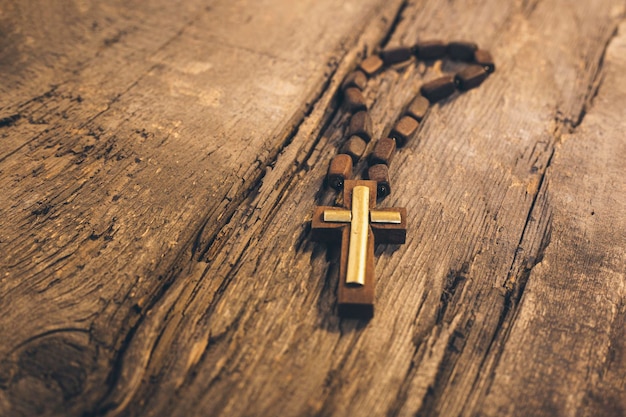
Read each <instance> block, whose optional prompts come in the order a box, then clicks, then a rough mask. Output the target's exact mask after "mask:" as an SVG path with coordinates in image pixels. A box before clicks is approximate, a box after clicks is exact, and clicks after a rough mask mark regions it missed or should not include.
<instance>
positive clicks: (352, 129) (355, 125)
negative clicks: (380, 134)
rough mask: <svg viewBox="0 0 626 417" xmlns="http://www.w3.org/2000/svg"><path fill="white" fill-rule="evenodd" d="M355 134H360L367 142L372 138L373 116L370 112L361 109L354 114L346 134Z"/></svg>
mask: <svg viewBox="0 0 626 417" xmlns="http://www.w3.org/2000/svg"><path fill="white" fill-rule="evenodd" d="M353 135H356V136H360V137H361V138H362V139H363V140H364V141H366V142H369V141H370V140H371V139H372V118H371V117H370V114H369V112H367V111H360V112H357V113H354V114H353V115H352V117H351V118H350V126H349V127H348V134H347V135H346V136H353Z"/></svg>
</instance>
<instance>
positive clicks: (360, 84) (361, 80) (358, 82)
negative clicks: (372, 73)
mask: <svg viewBox="0 0 626 417" xmlns="http://www.w3.org/2000/svg"><path fill="white" fill-rule="evenodd" d="M366 86H367V75H365V73H364V72H363V71H360V70H355V71H353V72H351V73H350V74H349V75H348V76H347V77H346V79H345V80H344V82H343V84H342V86H341V88H342V89H343V90H345V89H346V88H350V87H354V88H358V89H359V90H363V89H364V88H365V87H366Z"/></svg>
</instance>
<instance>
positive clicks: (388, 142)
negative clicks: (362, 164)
mask: <svg viewBox="0 0 626 417" xmlns="http://www.w3.org/2000/svg"><path fill="white" fill-rule="evenodd" d="M395 153H396V140H395V139H393V138H381V139H379V140H378V142H376V146H374V151H372V154H371V155H370V161H369V163H370V165H377V164H385V165H387V166H389V164H391V160H392V159H393V155H394V154H395Z"/></svg>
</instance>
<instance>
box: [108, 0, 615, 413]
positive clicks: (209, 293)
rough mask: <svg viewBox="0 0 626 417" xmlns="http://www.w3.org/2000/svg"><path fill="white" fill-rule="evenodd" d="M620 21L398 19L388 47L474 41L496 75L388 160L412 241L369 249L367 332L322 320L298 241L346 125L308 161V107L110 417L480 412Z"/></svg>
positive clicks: (326, 304) (311, 253) (580, 8)
mask: <svg viewBox="0 0 626 417" xmlns="http://www.w3.org/2000/svg"><path fill="white" fill-rule="evenodd" d="M619 19H623V5H622V4H621V3H620V4H618V2H610V1H607V2H601V3H595V4H594V5H593V7H591V6H589V5H585V4H574V5H573V4H571V3H569V2H568V3H566V2H561V1H544V2H534V3H521V4H517V3H506V4H503V3H502V2H495V1H494V2H483V3H481V4H475V3H471V4H469V3H467V4H466V3H463V4H462V5H460V4H458V3H455V4H453V5H451V4H442V3H436V4H433V3H418V4H411V3H409V4H408V6H407V7H406V8H405V10H404V13H403V19H402V20H401V22H400V24H399V25H398V26H397V28H396V32H395V33H394V34H393V37H392V38H391V43H392V44H394V43H399V44H400V43H410V42H413V41H414V40H415V39H416V38H417V37H418V36H419V35H421V34H423V33H427V34H428V36H429V37H437V36H441V37H444V38H469V39H472V40H476V41H477V42H478V43H480V44H481V45H484V46H486V47H488V48H490V49H492V50H493V52H494V55H495V56H496V59H497V65H498V68H499V70H498V73H497V74H496V76H494V77H493V78H491V79H490V80H489V81H488V82H487V83H486V84H485V85H484V86H482V87H481V88H480V89H478V90H476V91H472V92H470V93H468V94H467V95H465V96H462V97H459V98H456V99H453V100H449V101H447V102H445V103H444V104H443V105H442V106H440V107H437V108H435V109H434V110H433V111H432V112H431V113H430V115H429V116H428V118H427V121H426V122H425V123H424V125H423V127H422V130H421V132H420V137H421V141H420V142H415V143H413V144H412V145H410V146H409V148H408V149H405V150H404V151H403V152H402V153H400V154H399V155H398V158H397V159H396V160H395V161H394V163H395V168H394V170H395V171H394V173H393V181H394V184H395V185H396V191H395V192H394V195H393V196H392V197H391V198H390V199H389V201H387V203H386V204H389V205H390V206H391V205H393V206H397V205H400V206H407V207H408V209H409V215H410V217H411V221H410V224H411V225H412V231H411V233H410V236H409V239H408V242H407V245H406V246H403V247H398V248H397V247H393V248H379V249H378V251H377V254H378V256H379V257H378V260H377V275H378V276H380V277H382V278H381V281H380V282H379V284H378V300H377V305H378V312H377V315H376V317H375V318H374V319H373V320H372V322H370V323H369V324H367V325H365V324H364V323H359V322H354V321H349V320H346V321H339V320H338V319H337V318H336V317H335V315H334V313H333V305H334V302H335V300H334V294H335V286H336V275H337V266H336V265H335V264H333V263H329V262H328V259H327V257H326V256H325V253H326V251H325V250H324V248H320V247H319V246H316V245H312V244H311V243H310V242H309V241H308V238H307V236H308V230H307V227H306V224H305V219H306V218H307V216H308V215H309V213H310V212H311V210H312V207H313V206H314V205H315V204H316V203H328V202H329V201H332V198H333V196H332V194H330V193H326V192H318V189H319V187H320V185H321V182H322V177H323V175H324V172H325V169H326V164H327V163H328V161H329V160H330V158H331V157H332V155H334V154H335V153H336V149H337V147H338V142H339V140H340V138H341V137H342V132H343V128H344V126H345V123H346V118H345V117H344V116H341V115H338V116H337V117H336V118H335V119H334V120H333V122H332V123H331V125H330V126H329V127H328V128H327V129H325V130H324V131H322V132H321V133H320V134H319V142H318V143H317V144H316V147H315V150H314V152H313V153H312V154H311V155H308V157H307V158H305V157H306V156H307V155H303V154H302V153H301V149H302V148H306V146H305V145H304V144H305V143H310V141H311V140H312V139H311V138H310V136H311V134H313V135H316V134H317V126H318V125H319V120H320V119H322V115H323V113H324V111H325V108H324V106H325V104H326V103H321V104H320V106H318V107H316V110H314V111H313V113H312V114H311V116H310V117H309V118H308V119H307V121H306V122H305V123H304V124H303V126H302V127H301V129H300V131H299V132H298V134H296V136H295V137H294V139H293V141H292V143H291V144H290V146H288V147H287V148H286V149H285V150H284V152H283V153H282V154H281V156H280V157H279V158H278V160H277V161H276V164H275V165H274V166H273V167H272V169H271V170H270V171H268V173H267V174H266V177H265V178H264V181H263V186H262V187H261V188H260V189H259V190H258V193H257V194H256V195H254V196H251V198H250V199H249V200H246V201H244V202H242V204H241V206H240V208H239V209H238V211H237V212H236V213H235V214H234V216H233V218H232V219H231V221H230V222H229V223H228V224H227V225H226V226H225V228H224V229H223V230H222V232H221V234H220V236H218V238H217V239H216V241H215V242H214V246H212V247H211V248H210V249H209V251H208V253H207V256H206V258H205V261H206V264H202V263H201V264H199V265H196V266H195V267H193V270H191V271H189V272H188V273H187V274H188V275H187V276H188V280H177V281H176V282H175V283H174V284H173V286H172V288H171V291H169V292H168V293H167V294H166V295H165V297H163V299H162V300H161V301H160V302H159V303H158V304H157V305H156V306H155V308H154V309H153V310H152V312H151V313H152V316H151V317H148V319H147V320H146V322H145V323H144V325H145V327H142V328H140V329H139V330H138V334H137V337H135V338H134V339H133V340H132V341H131V343H130V345H129V347H128V350H127V351H126V355H127V356H126V358H125V362H124V366H123V367H122V369H123V370H124V372H126V374H125V375H123V378H122V379H121V380H120V385H119V386H118V387H117V391H116V393H115V395H114V396H112V397H111V398H112V399H113V402H114V403H116V404H119V403H122V404H124V405H126V404H127V403H128V404H129V407H130V408H127V409H124V408H123V407H121V408H118V409H119V410H121V411H122V412H121V414H128V415H137V414H140V413H141V412H147V413H153V414H155V415H169V414H176V413H182V414H192V415H193V414H211V415H214V414H223V415H250V414H253V415H275V414H280V415H416V414H417V415H446V416H448V415H476V414H480V413H483V412H489V411H490V409H489V408H488V407H487V406H488V404H487V402H486V401H487V399H489V397H488V395H489V393H490V391H489V389H490V388H492V387H493V386H492V382H493V378H494V373H495V372H497V370H498V369H499V368H498V365H500V364H501V358H502V352H503V349H504V348H505V346H507V343H509V329H510V328H511V327H512V326H514V325H515V324H516V320H517V317H519V314H520V313H519V301H520V297H521V296H522V295H523V294H524V290H525V288H526V286H527V281H528V279H529V271H530V269H532V268H533V266H534V265H535V263H537V262H538V261H539V260H540V259H541V257H542V254H543V251H544V249H545V247H546V245H547V244H548V243H549V234H550V221H551V213H552V207H551V206H550V201H551V200H550V199H549V198H547V195H548V194H547V193H548V191H547V189H546V185H545V184H546V181H545V175H546V168H547V167H548V165H549V164H550V162H551V159H552V155H553V151H554V147H555V146H556V144H557V143H558V142H559V141H560V140H561V137H562V133H563V132H564V131H567V130H569V129H570V128H572V127H574V126H575V125H577V123H578V121H579V120H580V118H581V115H582V114H584V109H585V108H586V106H587V102H588V100H589V99H590V96H591V95H592V94H593V88H592V86H593V85H594V82H595V80H596V79H597V77H598V71H599V70H600V64H601V62H602V57H603V51H604V46H605V44H606V42H607V41H608V39H610V37H611V35H612V32H613V28H614V27H615V26H616V24H617V23H616V22H617V21H618V20H619ZM572 22H576V24H575V25H574V24H572ZM423 72H424V68H423V67H421V66H419V67H417V68H416V67H414V66H409V67H407V68H404V69H403V70H401V71H399V72H398V73H394V72H390V73H387V74H385V75H383V76H382V77H381V78H380V79H379V80H378V81H377V82H374V83H372V85H371V86H370V87H369V89H368V97H369V98H370V100H372V99H373V98H374V97H376V104H375V106H374V109H373V116H374V119H375V125H376V127H375V130H376V132H375V133H376V135H377V136H378V135H381V134H382V133H384V132H385V131H386V130H388V129H389V128H390V126H391V123H392V122H393V121H394V120H395V119H396V117H397V116H398V114H399V112H400V111H401V109H402V107H403V105H405V104H406V103H408V101H409V100H410V97H411V95H412V93H413V92H416V91H417V90H418V89H419V86H420V85H421V83H422V77H421V76H420V75H421V74H422V73H423ZM436 72H437V71H428V72H426V76H425V78H426V79H429V78H430V77H434V76H436ZM337 84H338V82H337ZM294 164H296V165H302V170H300V171H298V172H296V173H295V175H294V174H293V166H294ZM313 196H316V198H315V199H314V198H313ZM330 258H333V256H332V255H331V256H330ZM220 277H225V280H223V281H222V280H220V279H219V278H220ZM216 278H217V279H216ZM190 281H191V282H192V284H191V283H190ZM190 284H191V285H190ZM511 360H512V361H513V363H515V364H516V365H518V366H524V364H525V363H526V362H525V358H515V359H511ZM137 362H139V363H141V364H145V369H143V368H141V367H135V366H134V365H135V363H137ZM546 369H547V368H546ZM507 375H508V374H506V373H502V378H505V377H507ZM140 378H142V381H143V382H142V381H140ZM505 385H506V384H505ZM540 385H541V384H540ZM511 387H515V384H511ZM538 389H540V388H538ZM561 389H562V390H563V391H564V390H565V389H566V386H565V385H563V386H562V388H561ZM128 393H132V394H130V395H132V396H134V397H132V398H129V394H128ZM171 393H176V397H175V398H174V399H173V398H172V397H171ZM500 399H502V398H500ZM520 401H521V399H520ZM552 411H554V410H552ZM557 412H563V413H564V412H566V410H557Z"/></svg>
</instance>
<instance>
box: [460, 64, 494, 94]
mask: <svg viewBox="0 0 626 417" xmlns="http://www.w3.org/2000/svg"><path fill="white" fill-rule="evenodd" d="M487 75H489V74H488V73H487V71H485V68H483V67H482V66H480V65H471V66H469V67H467V68H465V69H464V70H462V71H461V72H459V73H458V74H457V75H456V77H454V81H455V82H456V84H457V86H458V88H459V90H461V91H467V90H471V89H472V88H476V87H478V86H479V85H480V84H481V83H482V82H483V81H484V80H485V78H487Z"/></svg>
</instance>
